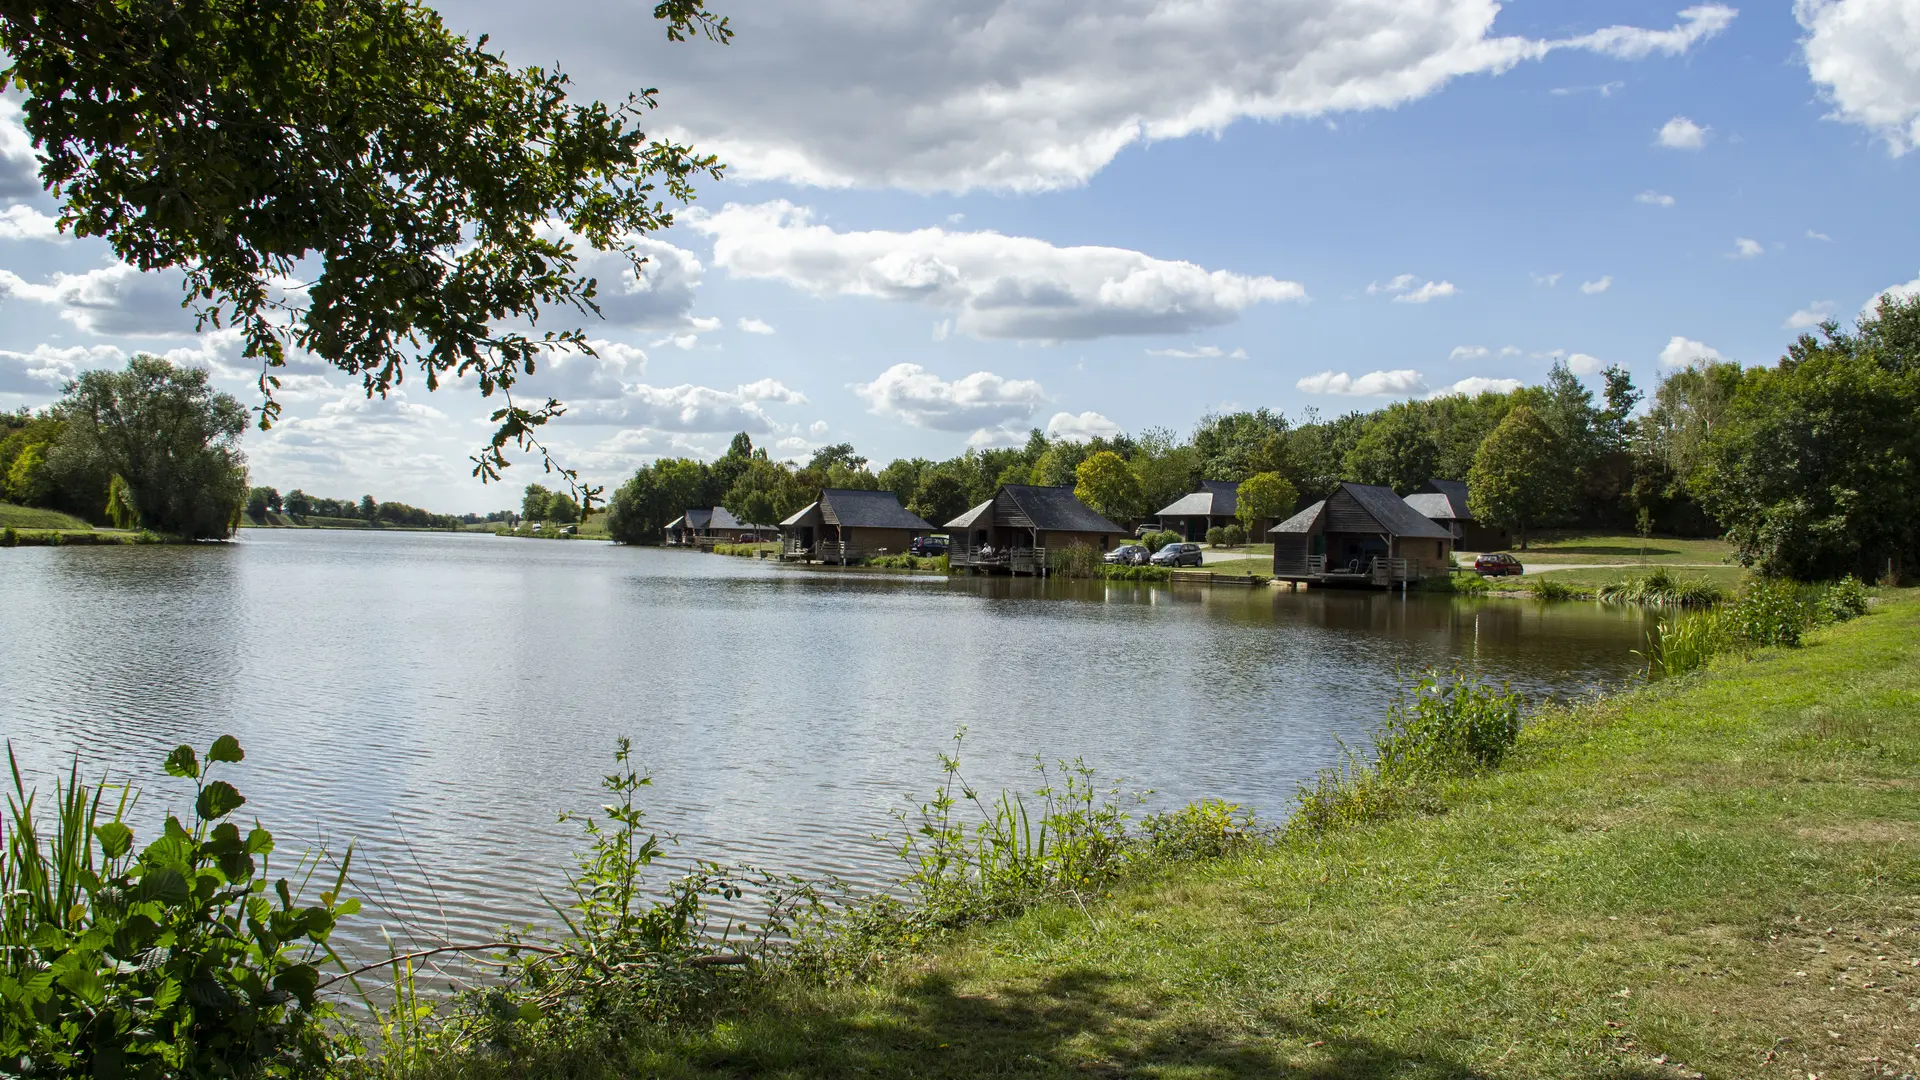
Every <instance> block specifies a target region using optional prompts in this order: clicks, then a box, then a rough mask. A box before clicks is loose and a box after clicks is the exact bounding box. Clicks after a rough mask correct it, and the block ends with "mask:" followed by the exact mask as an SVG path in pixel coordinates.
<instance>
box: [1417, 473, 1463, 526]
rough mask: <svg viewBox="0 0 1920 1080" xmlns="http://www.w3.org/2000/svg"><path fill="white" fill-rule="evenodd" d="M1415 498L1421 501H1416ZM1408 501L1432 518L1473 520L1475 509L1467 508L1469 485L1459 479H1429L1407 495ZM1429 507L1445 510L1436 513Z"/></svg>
mask: <svg viewBox="0 0 1920 1080" xmlns="http://www.w3.org/2000/svg"><path fill="white" fill-rule="evenodd" d="M1415 499H1419V500H1420V501H1419V502H1414V500H1415ZM1407 502H1409V503H1411V504H1412V505H1413V506H1414V507H1415V508H1417V509H1419V510H1420V512H1421V513H1423V514H1425V515H1427V516H1428V517H1430V518H1456V519H1458V520H1460V521H1472V520H1473V511H1471V510H1469V509H1467V485H1466V484H1464V483H1462V482H1460V481H1458V480H1429V481H1427V482H1426V483H1424V484H1422V485H1420V489H1419V490H1418V491H1415V492H1414V493H1413V494H1411V495H1409V496H1407ZM1428 507H1438V508H1440V509H1441V510H1442V511H1443V512H1442V513H1438V514H1436V513H1434V512H1433V511H1432V510H1430V509H1427V508H1428Z"/></svg>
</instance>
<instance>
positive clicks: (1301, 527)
mask: <svg viewBox="0 0 1920 1080" xmlns="http://www.w3.org/2000/svg"><path fill="white" fill-rule="evenodd" d="M1326 508H1327V500H1325V499H1321V500H1320V501H1319V502H1317V503H1314V504H1313V505H1312V506H1309V507H1307V508H1306V509H1305V510H1302V511H1300V512H1299V513H1297V514H1295V515H1293V516H1292V517H1290V518H1288V519H1287V520H1285V521H1283V522H1281V523H1280V524H1278V525H1275V526H1274V527H1273V528H1271V529H1268V530H1267V531H1268V532H1270V533H1304V532H1312V531H1313V523H1314V522H1316V521H1319V520H1320V511H1322V510H1325V509H1326Z"/></svg>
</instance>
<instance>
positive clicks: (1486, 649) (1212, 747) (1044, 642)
mask: <svg viewBox="0 0 1920 1080" xmlns="http://www.w3.org/2000/svg"><path fill="white" fill-rule="evenodd" d="M1645 619H1646V616H1645V615H1643V614H1642V613H1640V612H1637V611H1633V610H1625V609H1617V608H1603V607H1599V606H1597V605H1593V604H1557V605H1549V604H1539V603H1534V602H1531V601H1518V600H1456V599H1453V598H1448V597H1430V596H1418V595H1415V596H1402V595H1398V594H1386V593H1366V592H1337V591H1329V592H1300V593H1289V592H1287V591H1285V590H1284V589H1278V590H1276V589H1267V588H1260V589H1246V588H1235V587H1221V588H1205V587H1198V586H1177V587H1167V586H1157V587H1156V586H1146V585H1136V584H1123V583H1113V584H1107V583H1087V582H1062V581H1045V582H1041V581H1035V580H1032V579H1017V580H1016V579H1006V578H971V579H969V578H958V579H953V580H948V579H945V578H943V577H937V576H931V575H913V576H905V575H893V574H877V573H861V572H857V571H822V570H817V569H816V570H800V569H792V568H781V567H779V566H775V565H771V564H768V563H765V562H761V561H758V560H750V559H740V558H729V557H724V556H714V555H703V554H699V553H696V552H690V551H680V550H656V549H646V548H619V547H614V546H612V545H608V544H602V543H594V542H582V541H575V542H559V541H540V540H516V539H504V538H498V537H493V536H488V535H482V534H435V533H399V532H395V533H378V532H329V531H319V530H315V531H294V530H287V531H266V530H248V531H246V532H244V533H243V534H242V537H241V539H240V540H239V541H238V542H236V543H233V544H227V545H204V546H196V547H159V546H156V547H106V548H59V547H41V548H17V549H10V550H5V551H0V732H3V733H4V735H5V737H6V739H7V740H8V741H9V742H10V743H11V744H12V745H13V747H14V750H15V752H16V753H17V754H18V755H19V757H20V760H21V764H22V766H23V767H24V768H25V769H26V770H27V771H28V772H29V774H30V776H31V777H33V778H36V779H38V780H39V782H40V783H41V786H42V787H50V786H51V782H52V779H53V777H54V775H55V773H56V771H58V772H59V773H61V774H62V775H64V772H65V769H66V767H67V765H68V763H69V761H70V760H71V756H72V755H73V754H75V753H77V754H78V755H79V760H80V765H81V771H82V773H83V774H84V775H86V776H88V777H97V776H98V775H99V774H100V773H101V772H102V771H103V770H111V771H112V772H113V773H114V774H116V775H130V776H131V777H132V778H134V779H135V780H137V781H139V782H140V784H141V785H142V786H143V787H144V788H145V789H146V797H145V802H144V804H143V807H142V810H143V813H142V814H141V818H142V820H143V821H151V820H154V815H156V814H157V813H158V812H159V811H160V810H162V809H170V808H172V809H178V810H180V811H182V812H190V807H189V806H188V802H189V798H188V796H189V795H190V792H186V793H183V790H184V789H182V788H181V787H180V786H179V785H180V783H181V782H179V781H170V780H168V778H166V777H165V776H164V774H163V773H162V772H161V769H160V762H161V760H162V759H163V758H164V757H165V755H166V752H167V750H168V749H170V748H171V747H173V746H174V745H176V744H178V743H181V742H189V743H193V744H194V745H196V746H197V747H200V748H202V749H204V748H205V747H206V745H207V744H208V743H209V742H211V741H212V740H213V738H214V737H216V736H218V735H220V734H223V733H232V734H234V735H236V736H238V738H239V739H240V741H241V743H242V744H243V745H244V746H245V748H246V750H247V760H246V762H245V763H244V764H242V765H239V766H237V767H233V769H232V772H231V773H230V774H229V776H228V778H229V779H231V780H232V781H233V782H234V783H235V784H236V785H237V786H238V787H239V788H240V790H241V791H242V792H243V793H244V794H245V795H246V796H247V797H248V799H249V800H250V802H249V805H248V806H247V807H246V808H245V809H244V810H243V811H242V812H241V813H242V816H248V815H257V816H258V817H259V818H260V820H261V821H262V822H263V823H264V824H266V825H267V826H268V827H269V828H271V829H273V830H274V831H275V833H276V835H278V836H279V837H280V838H281V841H282V851H283V853H284V852H286V851H287V850H288V849H300V848H302V847H306V846H310V845H316V844H324V845H326V847H327V849H328V850H330V851H333V852H335V853H338V852H339V851H342V850H344V848H345V847H346V845H347V844H348V843H349V842H351V843H353V844H354V845H355V850H356V855H355V865H356V868H357V869H358V870H360V871H364V873H361V874H357V875H356V878H357V880H358V883H359V890H358V891H359V894H360V895H363V896H366V897H368V898H369V900H370V901H372V909H373V910H372V911H371V912H370V914H369V915H365V916H362V917H359V918H357V919H355V920H354V921H353V923H352V924H350V926H349V927H343V929H342V933H343V934H344V935H345V936H346V937H345V943H346V944H347V945H348V946H349V947H350V948H352V949H353V950H354V951H359V952H361V953H363V954H365V953H367V952H369V951H371V952H372V954H373V955H376V956H377V955H381V953H380V951H379V950H381V949H383V948H384V946H383V945H379V944H377V943H378V942H379V941H380V938H379V936H378V929H377V927H378V923H379V921H380V920H381V919H382V918H385V919H388V920H404V921H405V922H407V923H408V924H409V925H410V926H411V928H412V930H411V931H410V932H411V933H414V934H420V935H426V936H432V935H443V936H445V937H448V938H451V939H453V940H457V941H474V940H484V939H485V938H487V937H489V936H490V935H491V934H492V933H493V932H494V931H495V930H496V929H497V928H498V927H499V926H500V925H501V924H503V923H514V924H523V923H526V922H528V921H537V922H546V921H549V920H550V916H548V915H546V909H545V907H544V906H543V904H542V902H541V899H540V894H541V892H542V891H543V890H544V891H545V892H546V893H547V894H548V895H554V894H555V890H556V889H560V890H564V887H565V881H564V877H563V872H564V870H565V869H566V868H567V867H568V866H569V865H570V864H569V856H570V853H571V852H573V851H575V850H576V849H577V848H578V847H579V846H580V845H579V838H578V833H577V831H576V827H575V826H572V825H565V826H563V825H560V824H559V823H558V822H557V821H556V817H557V815H558V814H559V812H560V811H562V810H567V809H575V810H588V809H593V808H595V807H597V806H598V805H599V802H600V799H599V798H598V792H597V790H596V784H597V783H598V781H599V778H600V776H601V775H602V774H603V773H604V772H606V771H607V770H608V768H609V766H610V764H611V753H612V750H613V746H614V740H615V738H616V737H618V736H622V735H626V736H630V737H631V738H632V739H633V742H634V746H635V749H636V755H635V756H636V759H637V760H638V762H639V763H640V764H641V766H642V767H643V768H645V769H647V770H649V771H651V772H652V773H653V775H654V777H655V784H654V787H652V788H651V789H649V790H648V791H647V792H646V804H647V806H648V809H649V813H650V819H651V820H652V821H653V822H655V823H657V824H658V825H659V826H660V827H661V828H663V829H665V830H670V831H672V832H675V833H677V834H679V835H680V837H681V840H682V844H681V847H680V849H679V855H680V856H681V857H682V858H683V859H684V858H687V857H700V858H711V859H718V860H724V861H733V860H745V861H749V862H752V863H755V864H757V865H760V866H764V867H766V868H768V869H772V870H778V871H782V872H793V873H805V874H811V875H818V874H824V873H833V874H838V875H841V876H844V877H847V878H849V879H852V880H855V881H859V882H869V883H878V882H885V881H889V880H892V879H893V878H894V877H897V874H898V870H897V867H896V864H894V863H893V862H892V860H891V849H890V848H889V847H888V846H887V844H886V843H885V842H884V841H881V840H878V839H876V838H875V834H877V833H883V832H886V831H888V830H889V829H890V828H891V827H892V826H893V821H892V819H891V817H890V816H889V812H890V811H892V810H894V809H896V808H899V807H901V806H903V805H905V797H906V796H907V795H909V794H919V795H922V796H924V795H926V794H928V793H929V792H930V791H931V789H932V787H933V785H934V784H935V782H936V781H937V780H938V778H939V772H938V763H937V761H936V757H935V755H936V754H937V753H938V752H940V751H942V750H945V749H948V748H949V742H950V739H951V737H952V736H953V734H954V733H955V731H956V730H957V729H959V728H961V727H965V728H966V729H967V731H968V735H967V738H966V741H965V747H964V757H965V762H966V768H965V774H966V776H967V778H968V779H969V780H970V781H972V782H973V783H974V784H975V785H976V786H979V787H982V788H986V789H988V790H995V789H998V788H1000V787H1003V786H1013V787H1021V788H1030V787H1031V786H1033V785H1032V774H1031V772H1030V771H1029V767H1030V765H1031V763H1032V759H1033V756H1034V755H1036V754H1037V755H1041V756H1043V757H1045V758H1047V759H1049V760H1051V759H1055V758H1062V757H1075V756H1080V757H1084V758H1085V759H1086V761H1087V763H1088V764H1089V765H1092V766H1094V767H1096V768H1097V769H1099V770H1100V772H1101V774H1102V775H1103V776H1106V777H1112V778H1116V779H1118V778H1124V780H1125V782H1126V786H1127V787H1129V788H1130V789H1148V788H1150V789H1153V791H1154V792H1156V794H1155V795H1154V796H1153V798H1152V800H1151V803H1152V804H1153V805H1159V806H1165V805H1169V804H1178V803H1182V802H1185V801H1188V800H1191V799H1196V798H1201V797H1205V796H1218V797H1221V798H1225V799H1228V800H1230V801H1234V802H1238V803H1241V804H1243V805H1245V806H1247V807H1249V808H1251V809H1253V810H1255V811H1256V812H1257V813H1259V814H1260V815H1261V816H1263V817H1265V818H1267V819H1268V820H1277V819H1278V818H1281V817H1283V816H1284V815H1285V813H1286V811H1287V808H1288V805H1289V802H1290V800H1291V798H1292V796H1293V794H1294V791H1295V786H1296V784H1297V783H1298V782H1299V781H1300V780H1302V779H1304V778H1307V777H1309V776H1311V775H1312V774H1313V773H1314V772H1315V771H1316V770H1318V769H1319V768H1321V767H1323V766H1326V765H1328V764H1331V763H1334V762H1335V761H1337V760H1338V755H1339V748H1338V740H1340V739H1345V740H1347V741H1348V742H1349V743H1363V742H1364V739H1365V735H1366V732H1367V731H1368V730H1370V729H1371V727H1372V726H1373V725H1374V724H1375V723H1376V722H1377V721H1378V719H1379V718H1380V716H1381V715H1382V712H1383V710H1384V707H1385V705H1386V703H1387V701H1388V700H1389V699H1390V698H1391V696H1392V694H1393V691H1394V689H1395V687H1396V686H1397V685H1399V683H1400V682H1401V681H1402V680H1403V679H1404V678H1406V677H1407V676H1409V675H1411V674H1413V673H1416V672H1417V671H1419V670H1420V669H1422V668H1425V667H1428V666H1442V667H1453V666H1459V667H1463V668H1470V669H1475V670H1478V671H1479V672H1481V673H1483V674H1484V675H1486V676H1489V677H1491V678H1493V679H1496V680H1506V681H1511V682H1512V684H1513V685H1514V686H1515V687H1516V688H1517V689H1519V690H1521V691H1523V692H1525V693H1526V694H1527V695H1528V696H1529V697H1531V698H1533V699H1536V700H1538V699H1541V698H1545V697H1548V696H1572V695H1576V694H1580V693H1583V692H1585V691H1587V690H1589V689H1591V688H1594V687H1608V686H1614V685H1618V684H1619V683H1620V682H1621V681H1623V680H1624V679H1626V678H1627V677H1629V675H1630V674H1631V672H1632V671H1633V670H1634V668H1635V666H1636V664H1635V657H1634V656H1633V655H1632V652H1631V650H1633V649H1635V648H1637V647H1639V646H1640V645H1641V641H1642V637H1643V634H1644V632H1645V625H1646V623H1645ZM151 835H152V834H151V832H150V831H143V832H142V837H143V838H150V837H151ZM283 861H285V860H284V859H283ZM404 939H405V936H404V935H402V940H404Z"/></svg>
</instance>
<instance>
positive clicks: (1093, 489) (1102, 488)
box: [1073, 450, 1144, 518]
mask: <svg viewBox="0 0 1920 1080" xmlns="http://www.w3.org/2000/svg"><path fill="white" fill-rule="evenodd" d="M1074 473H1075V476H1074V479H1075V481H1076V482H1075V484H1074V488H1073V494H1074V497H1075V498H1077V499H1079V500H1080V501H1081V502H1083V503H1086V504H1087V505H1088V506H1091V507H1093V508H1094V509H1095V510H1098V511H1100V512H1101V513H1102V514H1105V515H1107V516H1108V517H1116V518H1131V517H1137V516H1138V515H1139V514H1141V513H1142V512H1144V511H1143V507H1142V503H1143V502H1144V498H1143V496H1142V495H1141V493H1140V481H1139V480H1137V479H1135V478H1134V475H1133V470H1132V469H1129V468H1127V462H1126V459H1124V458H1122V457H1121V456H1120V455H1119V454H1116V453H1114V452H1113V451H1111V450H1102V451H1100V452H1099V453H1097V454H1095V455H1093V456H1092V457H1089V458H1088V459H1086V460H1085V461H1083V462H1081V463H1080V465H1079V468H1077V469H1076V470H1074Z"/></svg>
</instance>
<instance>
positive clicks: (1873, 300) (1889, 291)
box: [1860, 277, 1920, 316]
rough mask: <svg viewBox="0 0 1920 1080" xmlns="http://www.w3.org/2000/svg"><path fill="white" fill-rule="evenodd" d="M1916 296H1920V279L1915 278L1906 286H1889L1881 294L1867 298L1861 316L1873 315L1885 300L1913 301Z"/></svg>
mask: <svg viewBox="0 0 1920 1080" xmlns="http://www.w3.org/2000/svg"><path fill="white" fill-rule="evenodd" d="M1916 296H1920V277H1917V278H1914V279H1913V280H1912V281H1909V282H1907V283H1906V284H1904V285H1889V286H1887V287H1886V288H1884V289H1881V290H1880V291H1879V292H1877V293H1874V294H1873V295H1872V296H1871V297H1868V298H1867V302H1866V303H1865V304H1862V305H1860V314H1861V315H1863V316H1865V315H1872V314H1873V313H1874V311H1875V310H1876V309H1878V308H1879V307H1880V301H1881V300H1884V299H1893V300H1911V299H1913V298H1914V297H1916Z"/></svg>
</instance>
